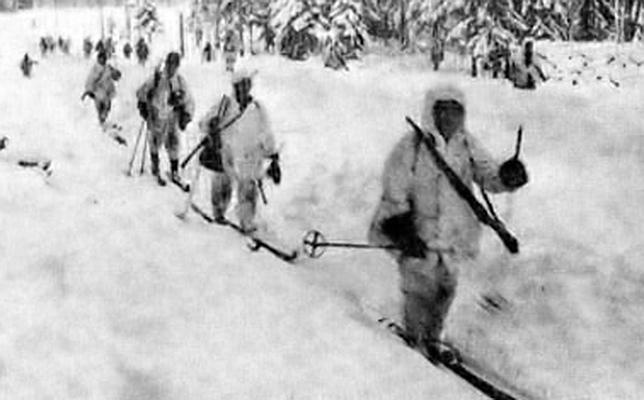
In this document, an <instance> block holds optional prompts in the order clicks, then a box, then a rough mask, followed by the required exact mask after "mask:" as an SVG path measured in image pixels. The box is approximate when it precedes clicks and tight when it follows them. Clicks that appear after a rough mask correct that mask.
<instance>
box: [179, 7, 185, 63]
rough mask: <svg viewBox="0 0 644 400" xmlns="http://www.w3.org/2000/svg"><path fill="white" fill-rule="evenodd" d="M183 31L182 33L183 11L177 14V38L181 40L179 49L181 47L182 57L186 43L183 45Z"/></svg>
mask: <svg viewBox="0 0 644 400" xmlns="http://www.w3.org/2000/svg"><path fill="white" fill-rule="evenodd" d="M183 35H184V33H183V13H180V14H179V40H180V41H181V42H180V43H181V45H180V49H181V57H182V58H183V57H184V56H185V55H186V45H185V38H184V36H183Z"/></svg>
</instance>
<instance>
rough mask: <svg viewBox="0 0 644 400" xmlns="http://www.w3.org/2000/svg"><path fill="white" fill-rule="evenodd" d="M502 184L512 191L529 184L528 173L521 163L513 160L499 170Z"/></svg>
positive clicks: (505, 163)
mask: <svg viewBox="0 0 644 400" xmlns="http://www.w3.org/2000/svg"><path fill="white" fill-rule="evenodd" d="M499 178H501V182H502V183H503V184H504V185H505V186H507V187H508V188H510V189H518V188H520V187H521V186H523V185H525V184H526V183H528V173H527V172H526V169H525V166H524V165H523V163H522V162H521V161H519V160H518V159H516V158H511V159H509V160H507V161H506V162H504V163H503V164H501V168H499Z"/></svg>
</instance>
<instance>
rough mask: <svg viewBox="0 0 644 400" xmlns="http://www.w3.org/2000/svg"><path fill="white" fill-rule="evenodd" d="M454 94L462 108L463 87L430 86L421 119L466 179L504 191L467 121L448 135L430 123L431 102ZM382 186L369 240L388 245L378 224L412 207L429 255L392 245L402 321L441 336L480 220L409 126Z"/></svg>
mask: <svg viewBox="0 0 644 400" xmlns="http://www.w3.org/2000/svg"><path fill="white" fill-rule="evenodd" d="M439 100H442V101H448V100H454V101H457V102H458V103H460V104H461V105H462V106H463V107H464V108H465V100H464V95H463V93H462V92H461V91H460V90H458V89H456V88H454V87H451V86H442V87H438V88H436V89H434V90H429V91H427V93H426V95H425V103H424V108H423V114H422V121H421V127H422V128H423V130H425V131H428V132H431V133H433V135H434V137H435V138H436V142H437V147H438V150H439V151H440V153H441V154H442V155H443V156H444V157H445V159H446V161H447V162H448V164H449V165H450V166H451V167H452V169H453V170H454V171H455V172H456V173H457V174H458V175H459V176H460V178H461V179H462V180H463V182H464V183H465V184H466V185H467V186H469V187H472V183H473V182H475V183H477V184H479V185H481V186H483V187H484V188H485V190H487V191H490V192H502V191H508V190H510V189H509V188H506V187H505V186H504V185H503V184H502V183H501V180H500V178H499V176H498V171H499V163H497V162H496V161H495V160H494V159H493V158H492V157H491V156H490V155H489V154H488V153H487V151H486V150H484V148H483V147H481V144H480V143H479V142H478V140H476V139H475V138H474V137H473V136H472V135H471V134H470V133H469V132H468V131H467V130H466V129H465V128H464V127H463V128H461V129H460V130H459V131H458V132H456V133H455V134H454V135H453V136H452V137H451V139H450V140H449V142H447V143H445V140H444V139H443V137H442V136H441V135H440V134H439V133H438V131H437V129H436V126H435V124H434V119H433V114H432V109H433V107H434V104H435V103H436V102H437V101H439ZM382 186H383V193H382V197H381V200H380V204H379V205H378V208H377V210H376V213H375V215H374V217H373V220H372V223H371V226H370V230H369V241H370V242H371V243H372V244H375V245H392V244H393V241H392V240H391V238H389V237H387V235H386V234H385V233H384V232H383V230H382V228H381V226H382V223H383V222H384V221H385V220H387V219H388V218H390V217H392V216H396V215H400V214H403V213H406V212H411V215H412V220H413V223H414V225H415V226H414V227H415V230H416V232H417V233H418V235H419V237H420V239H422V241H423V242H425V244H426V245H427V246H428V247H430V248H437V249H445V250H446V251H445V252H440V251H438V252H437V251H428V252H427V257H426V258H422V259H421V258H413V257H409V256H405V255H403V254H401V252H399V251H393V252H392V253H393V255H394V256H396V257H397V261H398V265H399V271H400V274H401V290H402V292H403V294H404V325H405V329H406V330H407V332H408V333H409V334H410V335H412V337H414V338H415V339H416V340H418V341H419V342H421V341H423V340H428V341H435V340H440V339H441V338H440V335H441V332H442V329H443V322H444V319H445V317H446V316H447V312H448V310H449V307H450V305H451V303H452V300H453V299H454V295H455V290H456V284H457V272H458V271H457V269H456V267H457V263H458V262H459V261H463V260H465V259H468V258H474V257H475V256H476V255H477V254H478V247H479V238H480V232H481V225H480V223H479V222H478V220H477V218H476V216H475V215H474V213H473V212H472V211H471V209H470V207H469V206H468V204H467V203H466V202H465V201H464V200H462V199H461V198H460V197H459V195H458V194H457V193H456V191H455V190H454V189H453V188H452V186H451V185H450V183H449V181H448V180H447V178H446V177H445V175H444V174H443V172H441V171H440V170H439V168H438V167H437V166H436V164H435V163H434V160H433V158H432V156H431V154H430V153H429V151H428V150H427V148H426V147H425V145H424V144H423V143H422V142H421V141H419V140H418V137H417V135H416V134H415V133H414V132H411V133H408V134H406V135H405V136H404V137H403V138H402V139H401V140H400V141H399V142H398V144H397V145H396V146H395V148H394V149H393V151H392V152H391V154H390V155H389V158H388V160H387V162H386V164H385V168H384V172H383V175H382Z"/></svg>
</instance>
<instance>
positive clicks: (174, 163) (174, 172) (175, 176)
mask: <svg viewBox="0 0 644 400" xmlns="http://www.w3.org/2000/svg"><path fill="white" fill-rule="evenodd" d="M170 176H171V177H172V180H173V181H175V182H179V181H180V180H181V178H180V177H179V160H170Z"/></svg>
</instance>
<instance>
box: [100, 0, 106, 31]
mask: <svg viewBox="0 0 644 400" xmlns="http://www.w3.org/2000/svg"><path fill="white" fill-rule="evenodd" d="M100 17H101V39H104V38H105V16H104V15H103V0H101V2H100Z"/></svg>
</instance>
